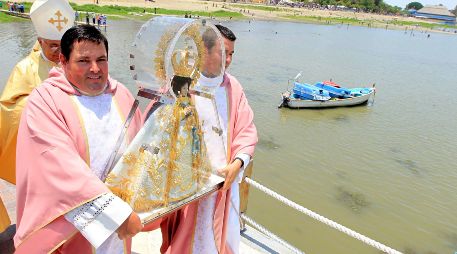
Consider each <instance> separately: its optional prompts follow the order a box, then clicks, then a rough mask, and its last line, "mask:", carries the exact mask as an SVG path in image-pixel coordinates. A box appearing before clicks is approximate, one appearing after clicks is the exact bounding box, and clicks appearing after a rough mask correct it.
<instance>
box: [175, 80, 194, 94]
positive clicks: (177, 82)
mask: <svg viewBox="0 0 457 254" xmlns="http://www.w3.org/2000/svg"><path fill="white" fill-rule="evenodd" d="M191 82H192V79H191V78H188V77H181V76H174V77H173V79H172V80H171V88H172V89H173V93H174V94H175V95H176V96H178V95H179V93H180V92H181V88H182V87H183V86H185V85H186V84H187V85H188V86H190V83H191Z"/></svg>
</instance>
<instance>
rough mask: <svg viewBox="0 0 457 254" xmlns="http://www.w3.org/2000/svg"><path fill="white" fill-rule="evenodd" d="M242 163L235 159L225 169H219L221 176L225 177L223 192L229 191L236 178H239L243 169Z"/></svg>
mask: <svg viewBox="0 0 457 254" xmlns="http://www.w3.org/2000/svg"><path fill="white" fill-rule="evenodd" d="M241 165H242V164H241V161H240V160H238V159H235V160H234V161H233V162H232V163H230V164H228V165H227V166H226V167H225V168H223V169H219V170H218V172H219V173H220V174H221V175H224V176H225V183H224V186H223V187H222V190H228V189H229V188H230V187H231V186H232V183H233V181H234V180H235V178H236V177H237V176H238V173H239V172H240V168H241Z"/></svg>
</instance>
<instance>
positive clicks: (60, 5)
mask: <svg viewBox="0 0 457 254" xmlns="http://www.w3.org/2000/svg"><path fill="white" fill-rule="evenodd" d="M30 18H31V19H32V23H33V26H34V27H35V31H36V33H37V35H38V37H41V38H43V39H48V40H60V39H62V36H63V34H64V33H65V32H66V31H67V30H68V29H69V28H70V27H72V26H73V24H74V22H75V11H74V10H73V8H71V6H70V4H69V3H68V0H36V1H35V2H34V3H33V4H32V7H31V8H30Z"/></svg>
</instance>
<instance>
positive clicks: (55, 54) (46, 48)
mask: <svg viewBox="0 0 457 254" xmlns="http://www.w3.org/2000/svg"><path fill="white" fill-rule="evenodd" d="M38 42H39V43H40V46H41V50H42V52H43V54H44V56H45V57H46V58H47V59H48V60H49V61H52V62H54V63H56V64H57V63H59V54H60V40H48V39H43V38H38Z"/></svg>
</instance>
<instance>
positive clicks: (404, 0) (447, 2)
mask: <svg viewBox="0 0 457 254" xmlns="http://www.w3.org/2000/svg"><path fill="white" fill-rule="evenodd" d="M383 1H384V3H387V4H390V5H395V6H399V7H401V8H405V6H406V5H407V4H409V3H411V2H419V3H421V4H422V5H424V6H425V5H438V4H442V5H444V6H446V7H447V8H448V9H449V10H453V9H454V8H455V6H456V5H457V0H383Z"/></svg>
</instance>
